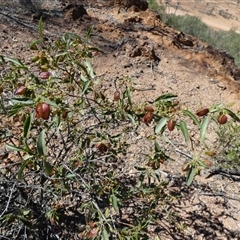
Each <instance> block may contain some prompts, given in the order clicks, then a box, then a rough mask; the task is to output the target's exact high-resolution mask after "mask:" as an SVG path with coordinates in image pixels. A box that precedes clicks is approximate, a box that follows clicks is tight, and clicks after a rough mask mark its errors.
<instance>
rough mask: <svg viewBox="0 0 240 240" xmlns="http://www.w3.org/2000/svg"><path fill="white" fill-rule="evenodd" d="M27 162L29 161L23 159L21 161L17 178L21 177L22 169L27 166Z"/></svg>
mask: <svg viewBox="0 0 240 240" xmlns="http://www.w3.org/2000/svg"><path fill="white" fill-rule="evenodd" d="M28 163H29V161H28V160H25V161H23V162H22V164H21V167H20V168H19V170H18V179H19V180H21V179H22V174H23V170H24V169H25V167H26V166H27V164H28Z"/></svg>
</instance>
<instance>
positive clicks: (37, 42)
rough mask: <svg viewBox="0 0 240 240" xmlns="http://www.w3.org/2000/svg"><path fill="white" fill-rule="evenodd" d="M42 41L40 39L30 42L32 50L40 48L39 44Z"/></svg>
mask: <svg viewBox="0 0 240 240" xmlns="http://www.w3.org/2000/svg"><path fill="white" fill-rule="evenodd" d="M41 42H42V40H40V39H37V40H34V41H33V42H31V43H30V45H29V48H30V49H31V50H38V47H37V44H39V43H41Z"/></svg>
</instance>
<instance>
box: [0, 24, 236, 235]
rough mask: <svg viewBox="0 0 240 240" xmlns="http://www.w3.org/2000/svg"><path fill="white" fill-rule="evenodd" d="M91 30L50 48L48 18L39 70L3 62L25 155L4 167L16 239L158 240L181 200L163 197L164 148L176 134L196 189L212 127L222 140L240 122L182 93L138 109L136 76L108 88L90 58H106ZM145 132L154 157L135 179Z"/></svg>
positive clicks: (6, 94)
mask: <svg viewBox="0 0 240 240" xmlns="http://www.w3.org/2000/svg"><path fill="white" fill-rule="evenodd" d="M91 31H92V29H90V30H89V32H88V33H87V36H86V39H82V38H81V37H79V36H78V35H75V34H70V33H66V34H64V35H63V36H62V37H61V38H59V39H55V40H54V41H53V42H52V43H49V42H46V39H45V37H44V33H43V26H42V21H41V20H40V21H39V39H37V40H36V41H34V42H32V43H31V45H30V49H31V50H32V51H33V52H34V57H33V58H32V62H31V63H29V62H26V63H25V62H22V60H20V59H16V58H12V57H8V56H0V64H1V67H3V68H4V69H5V70H4V72H3V74H2V76H1V86H0V90H1V98H0V110H1V111H0V114H1V117H2V119H4V121H5V124H6V125H4V126H1V129H0V130H1V131H0V133H1V140H2V141H3V142H4V144H5V145H6V148H7V151H9V152H14V153H16V154H15V155H14V154H12V159H10V160H8V159H7V161H6V162H4V166H3V167H2V168H1V169H0V170H1V184H2V185H3V187H2V188H1V189H4V193H5V194H4V193H3V196H4V201H3V202H2V204H1V206H0V222H1V230H2V232H1V234H2V235H3V236H5V237H7V238H11V239H14V238H15V239H19V238H20V237H21V236H24V237H25V238H28V239H47V238H49V239H59V238H60V237H59V236H58V235H61V236H62V239H70V238H72V235H71V234H73V235H74V236H75V235H77V237H76V238H78V239H110V238H112V239H114V238H115V239H147V238H149V235H148V230H147V228H148V226H149V225H150V224H154V223H155V222H157V221H159V215H158V214H157V207H158V206H159V203H160V205H161V206H162V205H163V206H164V204H165V203H166V202H167V201H169V202H170V201H171V200H172V199H173V197H172V196H171V195H170V194H167V193H165V192H164V189H165V188H166V186H167V184H168V183H167V182H166V181H164V180H162V179H161V174H160V170H159V168H160V166H161V163H162V162H164V161H167V160H169V159H170V157H169V156H168V152H167V151H166V149H165V145H166V144H168V145H169V146H172V148H171V149H172V151H175V149H176V146H175V145H174V143H173V141H172V140H171V133H172V132H173V131H179V132H180V133H181V136H182V139H181V142H184V141H185V149H186V151H187V152H188V153H190V154H187V153H186V152H181V154H183V156H186V155H187V156H188V158H189V159H190V160H188V162H187V163H186V165H185V170H187V171H188V174H187V181H186V182H187V185H190V184H191V183H192V182H193V180H194V177H195V175H196V174H198V173H199V171H200V170H201V169H202V168H205V167H207V164H206V162H204V161H203V158H202V155H203V152H204V151H205V150H206V149H209V148H211V147H212V146H211V139H210V138H208V136H207V133H208V127H209V125H210V124H213V125H214V126H215V127H216V128H217V129H220V131H219V137H220V138H221V139H223V138H224V134H223V133H224V132H223V131H221V126H225V124H226V123H227V122H234V124H237V123H238V122H239V121H240V120H239V118H238V117H237V115H236V114H234V113H233V112H232V111H230V110H229V109H228V108H226V107H225V106H224V105H222V104H219V105H214V106H211V107H209V108H204V109H200V110H199V111H197V113H196V114H195V113H192V112H191V111H190V110H188V109H186V108H184V109H183V108H181V105H180V104H179V102H178V101H177V95H174V94H165V95H162V96H159V97H158V98H156V99H155V100H154V101H153V103H152V104H151V105H147V104H146V103H135V102H134V100H133V99H132V91H133V88H132V86H131V84H132V82H131V79H129V78H127V77H124V78H122V79H119V80H118V82H115V86H114V88H112V89H103V87H102V84H101V83H102V81H103V79H101V78H98V77H96V76H95V74H94V71H93V68H92V66H91V58H93V57H94V56H96V55H97V54H100V53H101V50H100V49H98V48H96V47H93V46H91V45H90V44H89V41H88V40H89V37H90V36H91ZM219 115H220V116H221V119H220V120H219ZM227 116H228V118H229V119H227ZM141 126H144V127H145V128H149V133H150V134H149V136H147V137H146V139H144V141H146V143H147V142H148V143H149V146H150V149H149V151H148V152H146V153H145V155H144V157H145V160H146V161H145V163H146V164H144V166H141V165H140V166H138V165H135V166H134V168H135V170H136V171H135V175H134V176H133V174H132V170H133V169H128V171H129V172H128V171H126V167H125V166H126V164H127V163H126V159H127V150H128V147H129V144H131V143H132V142H131V141H130V140H129V139H130V138H132V136H137V135H138V134H139V133H138V128H140V127H141ZM191 133H194V134H191ZM129 135H131V137H129ZM192 135H195V136H197V139H196V140H197V141H196V143H195V141H194V140H193V139H192ZM129 141H130V142H129ZM146 145H147V144H146ZM136 151H137V150H136ZM134 154H135V153H134ZM230 160H231V159H230ZM158 170H159V171H158ZM152 179H153V180H152ZM133 203H134V205H133ZM129 212H130V213H129ZM163 212H164V211H163ZM165 212H167V213H166V214H168V217H171V218H173V217H174V215H173V214H172V213H171V212H170V211H167V210H166V209H165ZM133 213H134V214H133ZM175 224H177V223H175ZM48 229H50V230H49V231H48ZM1 237H2V236H1Z"/></svg>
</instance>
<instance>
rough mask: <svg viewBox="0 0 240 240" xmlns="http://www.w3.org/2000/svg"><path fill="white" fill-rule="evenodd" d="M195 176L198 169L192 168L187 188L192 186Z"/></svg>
mask: <svg viewBox="0 0 240 240" xmlns="http://www.w3.org/2000/svg"><path fill="white" fill-rule="evenodd" d="M195 175H196V168H195V167H193V166H192V167H191V168H190V169H189V171H188V175H187V186H190V185H191V184H192V182H193V179H194V177H195Z"/></svg>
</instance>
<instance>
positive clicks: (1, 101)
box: [0, 98, 7, 114]
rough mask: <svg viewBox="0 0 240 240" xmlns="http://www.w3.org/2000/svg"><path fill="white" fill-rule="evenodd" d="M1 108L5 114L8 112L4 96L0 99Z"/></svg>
mask: <svg viewBox="0 0 240 240" xmlns="http://www.w3.org/2000/svg"><path fill="white" fill-rule="evenodd" d="M0 108H1V109H2V110H3V113H4V114H7V110H6V108H5V106H4V103H3V100H2V98H1V99H0Z"/></svg>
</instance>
